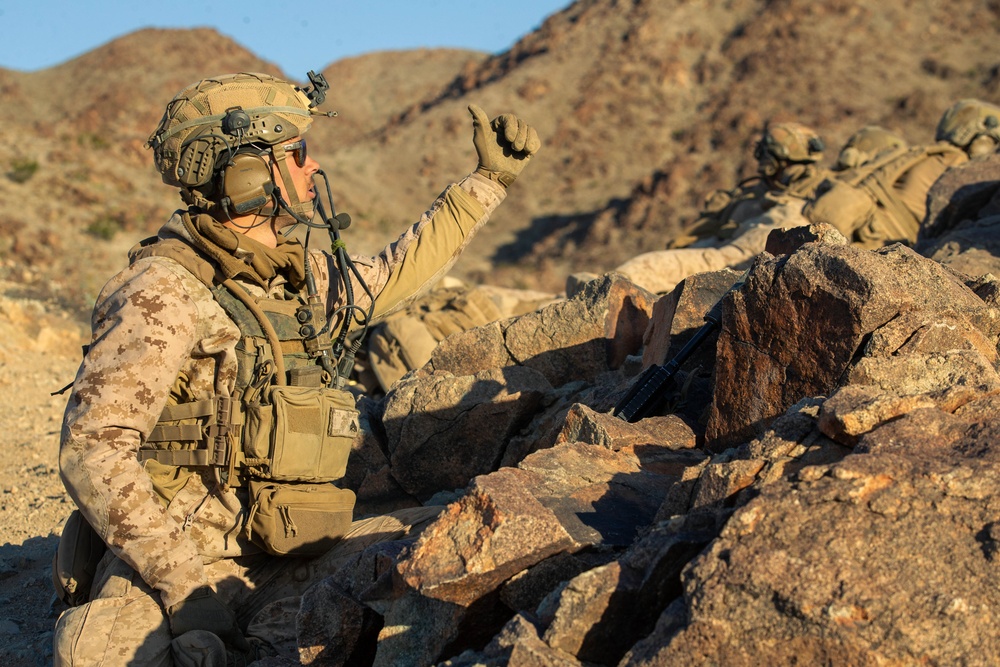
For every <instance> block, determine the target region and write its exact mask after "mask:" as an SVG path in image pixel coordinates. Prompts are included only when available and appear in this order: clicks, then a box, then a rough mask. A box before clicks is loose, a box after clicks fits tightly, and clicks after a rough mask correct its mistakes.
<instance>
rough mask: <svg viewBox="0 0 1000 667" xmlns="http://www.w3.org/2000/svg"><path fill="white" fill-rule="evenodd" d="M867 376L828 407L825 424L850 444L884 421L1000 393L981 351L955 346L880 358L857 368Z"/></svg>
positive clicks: (952, 408)
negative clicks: (959, 348)
mask: <svg viewBox="0 0 1000 667" xmlns="http://www.w3.org/2000/svg"><path fill="white" fill-rule="evenodd" d="M852 377H854V378H855V379H861V380H863V381H859V382H858V383H857V384H852V385H849V386H847V387H843V388H842V389H840V390H838V391H837V392H836V393H835V394H834V395H833V396H831V397H830V399H829V400H828V401H827V402H826V403H825V404H824V405H823V411H822V415H821V418H820V428H822V430H823V432H824V433H825V434H826V435H828V436H829V437H831V438H833V439H834V440H837V441H838V442H841V443H843V444H845V445H848V446H854V445H855V444H856V443H857V441H858V438H859V437H861V436H862V435H864V434H865V433H868V432H869V431H872V430H873V429H875V428H876V427H878V426H879V425H881V424H883V423H885V422H888V421H891V420H893V419H896V418H898V417H900V416H902V415H905V414H908V413H911V412H914V411H916V410H920V409H924V408H941V409H943V410H945V411H947V412H954V411H955V410H956V409H958V408H959V407H960V406H962V405H964V404H965V403H968V402H969V401H971V400H974V399H975V398H978V397H980V396H982V395H983V394H987V393H991V392H996V391H1000V375H998V374H997V372H996V370H995V369H994V367H993V365H992V364H991V363H989V362H988V361H986V360H985V359H983V357H982V355H980V354H979V353H978V352H976V351H971V350H953V351H950V352H945V353H941V354H928V355H924V354H916V355H908V356H903V357H889V358H883V359H878V360H872V359H863V360H862V361H861V363H859V364H858V366H856V367H855V368H854V369H853V370H852Z"/></svg>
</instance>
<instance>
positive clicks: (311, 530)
mask: <svg viewBox="0 0 1000 667" xmlns="http://www.w3.org/2000/svg"><path fill="white" fill-rule="evenodd" d="M250 493H251V498H253V505H252V507H251V508H250V516H249V517H248V518H247V528H246V530H247V537H248V538H249V539H251V540H253V542H254V543H255V544H257V545H258V546H259V547H261V548H262V549H264V550H265V551H266V552H268V553H269V554H272V555H274V556H318V555H321V554H324V553H326V552H327V551H329V550H330V548H331V547H332V546H333V545H334V544H336V543H337V541H338V540H339V539H340V538H341V537H343V536H344V534H346V533H347V530H348V529H349V528H350V526H351V520H352V517H353V513H354V502H355V496H354V492H353V491H351V490H350V489H339V488H337V487H336V486H334V485H333V484H330V483H321V484H279V483H275V482H270V481H265V480H251V482H250Z"/></svg>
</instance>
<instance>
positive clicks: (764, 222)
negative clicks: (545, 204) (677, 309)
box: [615, 164, 830, 293]
mask: <svg viewBox="0 0 1000 667" xmlns="http://www.w3.org/2000/svg"><path fill="white" fill-rule="evenodd" d="M793 167H794V168H793V169H791V170H790V174H791V175H792V177H791V178H789V179H788V180H787V182H784V183H781V184H778V185H775V184H772V185H770V186H769V187H767V188H764V189H762V188H761V186H757V187H756V188H755V190H756V193H755V194H754V196H752V197H746V198H745V199H742V200H738V201H736V202H735V204H736V206H729V207H727V208H726V210H725V220H724V221H723V222H721V224H720V225H719V226H718V227H716V228H715V231H714V232H712V233H711V234H710V236H708V237H707V238H701V239H698V240H695V239H694V237H690V238H687V240H686V241H683V242H682V243H681V245H683V246H684V247H676V246H675V247H671V248H668V249H667V250H653V251H650V252H645V253H642V254H640V255H636V256H635V257H633V258H632V259H629V260H628V261H626V262H623V263H622V264H620V265H619V266H617V267H616V268H615V271H617V272H619V273H623V274H625V275H626V276H628V278H629V279H630V280H632V281H633V282H635V283H636V284H637V285H640V286H642V287H644V288H646V289H648V290H650V291H652V292H658V293H664V292H669V291H670V290H672V289H673V288H674V287H675V286H676V285H677V283H679V282H680V281H682V280H684V279H685V278H687V277H688V276H692V275H694V274H696V273H705V272H708V271H718V270H720V269H723V268H726V267H730V268H742V267H745V266H746V265H748V264H749V262H750V261H751V260H752V259H753V258H754V257H755V256H757V255H758V254H760V253H761V252H762V251H763V250H764V244H765V242H766V241H767V236H768V234H770V233H771V231H772V230H774V229H788V228H790V227H797V226H800V225H807V224H809V221H808V220H806V219H805V218H804V217H803V216H802V207H803V205H804V204H805V203H806V201H807V200H808V198H809V197H811V196H812V195H813V193H814V192H815V191H816V188H817V187H818V186H819V184H820V183H822V182H824V181H825V180H826V179H827V178H828V177H829V175H830V171H829V170H828V169H824V168H822V167H819V166H817V165H812V164H810V165H793ZM698 229H699V230H701V229H708V227H704V228H701V227H699V228H698ZM720 232H721V233H722V234H723V235H724V237H725V238H724V237H723V236H716V234H719V233H720Z"/></svg>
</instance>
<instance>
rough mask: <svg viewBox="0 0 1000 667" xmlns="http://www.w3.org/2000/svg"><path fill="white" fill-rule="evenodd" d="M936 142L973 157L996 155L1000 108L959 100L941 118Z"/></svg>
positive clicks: (979, 101)
mask: <svg viewBox="0 0 1000 667" xmlns="http://www.w3.org/2000/svg"><path fill="white" fill-rule="evenodd" d="M934 138H935V139H936V140H937V141H947V142H948V143H950V144H953V145H955V146H958V147H959V148H961V149H962V150H964V151H965V152H966V153H968V154H969V155H970V157H972V156H975V155H982V154H984V153H989V152H993V151H994V150H996V147H997V144H998V143H1000V107H998V106H996V105H994V104H990V103H988V102H983V101H982V100H976V99H965V100H959V101H958V102H956V103H955V104H953V105H952V106H951V107H949V108H948V110H947V111H945V112H944V115H943V116H941V121H940V122H939V123H938V126H937V133H936V134H935V136H934Z"/></svg>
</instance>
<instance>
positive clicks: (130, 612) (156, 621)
mask: <svg viewBox="0 0 1000 667" xmlns="http://www.w3.org/2000/svg"><path fill="white" fill-rule="evenodd" d="M170 641H171V636H170V628H169V626H168V625H167V621H166V618H165V617H164V616H163V612H162V611H161V610H160V608H159V605H157V604H156V602H155V601H154V600H152V599H151V598H145V599H143V598H139V599H136V598H127V597H119V598H100V599H97V600H93V601H91V602H88V603H87V604H83V605H80V606H79V607H73V608H72V609H68V610H66V611H65V612H63V614H62V615H61V616H60V617H59V620H58V621H57V622H56V627H55V633H54V635H53V655H54V658H53V662H54V664H55V665H56V667H69V666H70V665H72V666H73V667H89V666H90V665H107V666H110V665H126V664H127V665H142V666H143V667H145V666H150V667H153V666H155V667H170V665H173V660H172V658H171V656H170Z"/></svg>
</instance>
